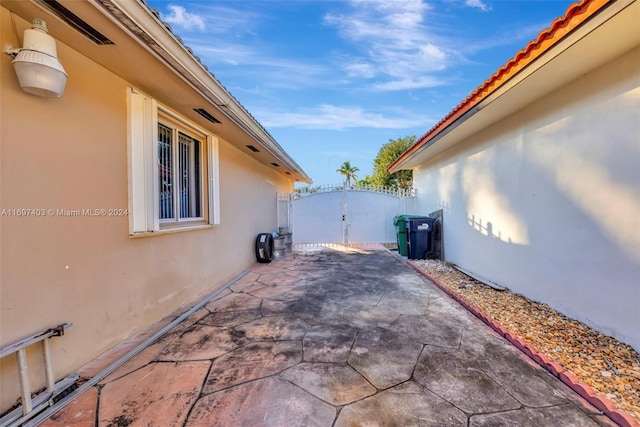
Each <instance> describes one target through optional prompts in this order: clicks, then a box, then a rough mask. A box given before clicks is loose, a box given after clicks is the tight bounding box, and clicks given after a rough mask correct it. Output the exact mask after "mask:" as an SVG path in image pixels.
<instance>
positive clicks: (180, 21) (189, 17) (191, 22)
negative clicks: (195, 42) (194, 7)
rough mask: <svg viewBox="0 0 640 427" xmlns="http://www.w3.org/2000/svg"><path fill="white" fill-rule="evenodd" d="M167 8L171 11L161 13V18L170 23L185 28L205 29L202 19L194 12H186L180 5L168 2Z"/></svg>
mask: <svg viewBox="0 0 640 427" xmlns="http://www.w3.org/2000/svg"><path fill="white" fill-rule="evenodd" d="M167 8H168V9H169V10H170V11H171V12H170V13H169V14H168V15H162V20H163V21H165V22H168V23H169V24H172V25H177V26H179V27H182V28H184V29H185V30H188V31H189V30H193V29H194V28H195V29H196V30H199V31H204V30H205V28H206V27H205V24H204V19H203V18H202V17H201V16H200V15H197V14H195V13H190V12H187V11H186V9H185V8H184V7H182V6H176V5H173V4H170V5H169V6H167Z"/></svg>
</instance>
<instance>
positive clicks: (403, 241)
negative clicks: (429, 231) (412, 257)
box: [393, 215, 424, 256]
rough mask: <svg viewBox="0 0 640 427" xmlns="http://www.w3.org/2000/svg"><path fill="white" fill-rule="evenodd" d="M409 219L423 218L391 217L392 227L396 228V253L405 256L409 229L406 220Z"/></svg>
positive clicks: (412, 216) (415, 216) (413, 216)
mask: <svg viewBox="0 0 640 427" xmlns="http://www.w3.org/2000/svg"><path fill="white" fill-rule="evenodd" d="M409 218H424V217H423V216H420V215H396V216H394V217H393V225H394V227H395V228H396V243H397V245H398V253H399V254H400V255H402V256H407V255H408V252H407V246H408V245H407V229H408V228H409V226H408V223H407V220H408V219H409Z"/></svg>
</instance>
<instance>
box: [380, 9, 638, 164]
mask: <svg viewBox="0 0 640 427" xmlns="http://www.w3.org/2000/svg"><path fill="white" fill-rule="evenodd" d="M634 1H635V0H618V1H617V2H616V0H583V1H581V2H578V3H575V4H573V5H571V6H570V7H569V8H568V9H567V12H566V13H565V15H563V16H562V17H560V18H558V19H556V20H555V21H554V22H553V23H552V25H551V26H550V27H549V28H547V29H545V30H543V31H541V32H540V34H539V35H538V37H537V38H536V39H535V40H533V41H531V42H530V43H529V44H528V45H527V46H526V47H525V48H524V49H522V50H521V51H519V52H518V53H517V54H516V55H515V56H514V57H513V58H512V59H510V60H509V61H508V62H507V64H506V65H504V66H503V67H501V68H500V69H499V70H498V71H497V72H496V73H494V74H493V75H492V76H491V77H490V78H489V79H487V80H486V81H485V82H484V83H483V84H482V85H480V86H479V87H478V88H477V89H476V90H475V91H474V92H472V93H471V94H470V95H469V96H468V97H467V98H466V99H465V100H464V101H462V102H461V103H460V104H459V105H458V106H457V107H456V108H454V109H453V110H452V111H451V112H450V113H449V114H448V115H447V116H445V117H444V118H443V119H442V120H441V121H440V122H439V123H437V124H436V125H435V126H434V127H432V128H431V129H430V130H429V131H428V132H427V133H425V134H424V135H423V136H422V137H420V138H419V139H418V140H417V141H416V142H415V143H414V144H413V145H412V146H411V147H409V148H408V149H407V150H406V151H405V152H404V153H402V154H401V155H400V157H398V158H397V159H396V160H395V161H394V162H393V163H392V164H391V165H389V167H388V168H387V171H388V172H390V173H394V172H397V171H400V170H403V169H411V168H413V167H415V166H416V164H414V163H415V159H416V157H417V155H418V154H420V153H424V152H425V150H428V149H429V147H432V146H433V145H434V144H436V143H437V142H438V141H440V140H442V139H443V138H444V137H446V136H447V135H449V134H450V133H451V132H452V131H453V130H454V129H456V128H458V127H459V126H460V125H461V124H462V123H464V122H466V121H468V120H470V119H471V118H472V117H474V116H475V114H476V113H478V112H479V111H480V110H481V109H482V107H483V105H487V104H489V103H491V102H493V101H494V100H495V99H497V98H499V97H500V96H501V95H502V94H504V92H506V91H508V90H509V89H510V88H511V87H514V86H515V84H517V82H516V83H514V80H517V79H520V80H523V79H524V78H526V77H528V76H529V75H531V74H533V72H534V71H535V70H536V69H538V68H539V67H540V66H542V65H543V64H544V63H546V62H548V61H551V60H552V59H553V58H554V57H555V56H554V55H548V53H549V51H551V49H552V48H554V47H556V46H557V45H558V44H559V43H560V42H562V41H564V40H566V39H567V38H568V36H569V35H571V34H573V33H574V31H575V30H576V29H578V28H579V27H581V26H582V25H583V24H585V23H586V22H587V21H589V20H590V19H591V18H592V17H594V16H595V15H596V14H598V13H600V12H601V11H602V10H604V9H605V8H606V7H608V6H609V5H611V4H614V3H615V4H617V7H616V9H617V11H619V10H622V9H624V8H625V7H626V6H628V5H630V4H632V3H633V2H634ZM567 44H569V43H567ZM534 63H536V65H537V67H534V66H533V64H534ZM525 70H526V72H524V71H525Z"/></svg>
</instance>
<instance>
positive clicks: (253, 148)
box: [245, 145, 260, 153]
mask: <svg viewBox="0 0 640 427" xmlns="http://www.w3.org/2000/svg"><path fill="white" fill-rule="evenodd" d="M245 147H247V148H248V149H249V150H251V151H253V152H254V153H259V152H260V150H258V149H257V148H256V147H254V146H253V145H246V146H245Z"/></svg>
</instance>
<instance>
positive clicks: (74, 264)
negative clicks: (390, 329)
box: [0, 7, 293, 412]
mask: <svg viewBox="0 0 640 427" xmlns="http://www.w3.org/2000/svg"><path fill="white" fill-rule="evenodd" d="M12 19H13V20H15V21H16V22H17V23H18V24H19V25H20V26H26V25H28V24H27V22H26V21H23V20H21V19H20V18H19V17H17V16H15V15H14V16H13V17H11V16H10V14H9V12H8V11H7V10H6V9H4V8H2V7H0V31H1V36H2V37H1V40H2V44H3V45H5V44H7V43H9V44H12V45H13V46H19V40H17V39H16V35H15V32H14V31H13V30H12ZM57 47H58V56H59V57H60V58H61V60H62V61H63V63H64V67H65V69H66V70H67V73H68V74H69V76H70V77H69V80H68V83H67V87H66V90H65V93H64V96H63V97H62V98H60V99H47V98H40V97H37V96H33V95H30V94H27V93H25V92H23V91H22V90H21V89H20V87H19V85H18V82H17V78H16V75H15V73H14V71H13V67H12V65H11V58H10V57H9V56H7V55H0V67H1V69H0V87H1V90H0V102H1V105H0V111H1V126H0V152H1V169H0V186H1V187H0V189H1V208H2V209H8V210H11V209H20V208H27V209H45V210H49V209H54V210H56V211H57V210H58V209H69V210H75V209H107V210H109V209H122V210H126V209H127V208H128V170H127V138H128V134H127V88H128V87H135V85H133V84H131V83H130V82H127V81H125V80H123V79H122V78H120V77H119V76H118V75H116V74H114V73H112V72H111V71H109V70H108V69H106V68H104V67H102V66H100V65H98V64H97V63H95V62H93V61H91V60H90V59H88V58H87V57H85V56H83V55H82V54H80V53H78V52H77V51H75V50H74V49H72V48H70V47H69V46H66V45H65V44H63V43H60V42H59V41H58V43H57ZM151 95H153V94H151ZM167 107H171V106H170V105H168V106H167ZM212 129H215V128H212ZM212 132H213V131H212ZM292 187H293V182H292V180H291V179H290V178H288V177H287V176H285V175H284V174H282V173H278V172H276V171H275V170H274V168H269V167H267V166H265V165H263V164H261V163H259V162H257V161H256V160H254V159H253V158H251V157H250V156H249V155H248V154H246V153H244V152H242V151H240V150H239V149H238V148H236V147H234V146H232V145H231V144H229V143H228V142H227V141H225V140H222V139H221V140H220V141H219V194H220V224H219V225H217V226H215V227H209V228H206V229H200V230H193V231H183V232H177V233H171V234H161V235H156V236H150V237H139V238H131V237H130V229H129V218H128V217H127V216H126V215H121V216H104V217H102V216H100V217H87V216H72V217H65V216H62V215H55V214H54V215H50V214H49V215H45V216H27V217H24V216H15V215H12V214H10V213H7V214H6V215H4V214H3V216H2V217H1V219H0V220H1V223H0V224H1V235H0V242H1V257H2V268H1V273H0V274H1V276H0V277H1V284H0V296H1V297H0V345H5V344H8V343H10V342H12V341H14V340H17V339H19V338H22V337H24V336H27V335H29V334H31V333H33V332H36V331H39V330H42V329H44V328H47V327H51V326H54V325H57V324H59V323H62V322H70V323H73V327H72V328H70V329H69V330H68V331H67V333H66V334H65V336H64V337H63V338H57V339H54V340H52V349H53V356H54V360H53V362H54V366H55V374H56V379H59V378H61V377H62V376H64V375H66V374H68V373H71V372H73V371H74V370H75V369H77V368H78V367H79V366H81V365H82V364H84V363H85V362H87V361H89V360H91V359H92V358H94V357H96V356H98V355H99V354H101V353H102V352H104V351H105V350H107V349H109V348H111V347H113V346H115V345H116V344H118V343H120V342H122V341H123V340H125V339H126V338H128V337H130V336H132V335H134V334H136V333H138V332H140V331H141V330H143V329H145V328H146V327H148V326H149V325H150V324H152V323H153V322H155V321H157V320H159V319H161V318H162V317H164V316H166V315H167V314H169V313H171V312H173V311H174V310H175V309H176V308H178V307H181V306H182V305H183V304H185V303H188V302H189V301H192V300H194V298H196V297H197V296H199V295H201V294H204V293H209V292H213V291H214V290H215V289H216V288H218V287H220V286H221V285H222V284H224V283H225V282H226V281H228V280H229V279H230V278H232V277H234V276H235V275H237V274H238V273H240V272H241V271H243V270H244V269H246V268H247V267H248V266H249V265H250V264H252V263H253V262H255V258H254V251H253V244H254V241H255V236H256V235H257V234H258V233H260V232H265V231H274V230H275V229H276V225H277V220H276V194H277V193H278V192H288V191H292ZM39 358H40V356H39V354H38V353H37V352H30V364H31V366H30V367H31V370H32V372H33V373H34V375H33V378H38V377H39V378H43V375H40V373H39V370H40V363H38V362H39ZM14 359H15V358H4V359H3V360H2V364H1V366H0V378H1V380H0V381H1V382H2V386H1V387H0V394H1V396H0V399H1V400H0V412H1V411H2V410H4V409H6V408H7V407H8V406H10V405H12V404H13V403H14V402H15V399H16V398H17V397H18V396H19V393H18V388H17V384H18V380H17V369H16V365H15V361H14ZM41 385H42V382H39V381H36V380H34V382H33V384H32V388H33V389H34V390H37V389H38V388H39V387H40V386H41Z"/></svg>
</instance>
